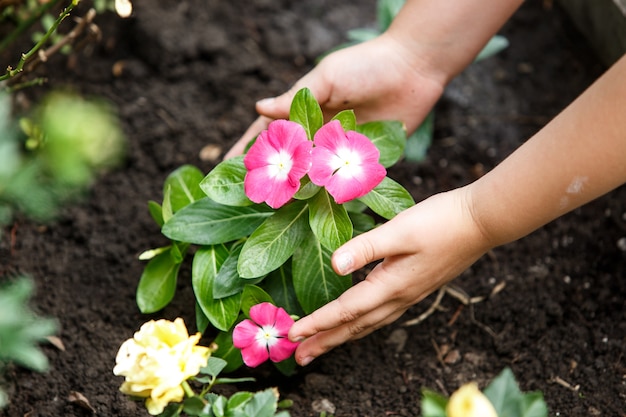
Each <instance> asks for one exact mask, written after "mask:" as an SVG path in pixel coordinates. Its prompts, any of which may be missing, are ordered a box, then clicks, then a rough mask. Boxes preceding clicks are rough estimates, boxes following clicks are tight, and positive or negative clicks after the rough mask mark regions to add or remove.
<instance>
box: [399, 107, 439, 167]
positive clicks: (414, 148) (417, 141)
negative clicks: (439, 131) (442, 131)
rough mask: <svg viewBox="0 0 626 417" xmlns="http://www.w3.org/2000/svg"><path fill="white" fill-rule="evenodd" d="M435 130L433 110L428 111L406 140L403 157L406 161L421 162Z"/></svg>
mask: <svg viewBox="0 0 626 417" xmlns="http://www.w3.org/2000/svg"><path fill="white" fill-rule="evenodd" d="M434 130H435V112H433V111H431V112H430V113H428V115H427V116H426V118H425V119H424V121H423V122H422V124H421V125H419V127H418V128H417V130H416V131H415V132H413V134H412V135H411V136H409V138H408V139H407V140H406V147H405V148H404V157H405V158H406V160H407V161H411V162H421V161H423V160H424V158H426V153H427V152H428V148H430V144H431V143H432V141H433V136H434Z"/></svg>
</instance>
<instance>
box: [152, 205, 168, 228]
mask: <svg viewBox="0 0 626 417" xmlns="http://www.w3.org/2000/svg"><path fill="white" fill-rule="evenodd" d="M148 212H149V213H150V217H152V220H154V221H155V222H156V224H158V225H159V227H163V223H165V221H163V209H162V208H161V205H160V204H159V203H157V202H156V201H153V200H150V201H148Z"/></svg>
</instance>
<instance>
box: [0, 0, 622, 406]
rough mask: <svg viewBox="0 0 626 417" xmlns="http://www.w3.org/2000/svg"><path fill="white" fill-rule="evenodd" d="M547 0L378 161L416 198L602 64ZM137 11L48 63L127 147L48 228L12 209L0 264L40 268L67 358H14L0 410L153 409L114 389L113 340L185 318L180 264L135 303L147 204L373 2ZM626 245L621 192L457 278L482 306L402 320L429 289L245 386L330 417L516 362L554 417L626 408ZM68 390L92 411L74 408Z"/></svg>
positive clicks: (55, 352)
mask: <svg viewBox="0 0 626 417" xmlns="http://www.w3.org/2000/svg"><path fill="white" fill-rule="evenodd" d="M544 3H545V4H548V3H549V2H541V1H531V2H526V3H525V4H524V5H523V7H522V8H521V9H520V10H519V11H518V12H517V13H516V14H515V15H514V17H513V18H512V19H511V21H510V22H509V23H508V24H507V25H506V26H505V27H504V28H503V30H502V32H501V34H503V35H504V36H506V37H507V38H508V40H509V42H510V47H509V48H508V49H506V50H505V51H503V52H501V53H500V54H499V55H498V56H496V57H493V58H490V59H488V60H485V61H483V62H480V63H478V64H474V65H472V66H471V67H470V68H469V69H468V70H467V71H466V72H465V73H463V74H462V75H461V76H460V77H459V78H458V79H456V80H455V81H454V82H453V83H452V84H451V85H450V86H449V88H448V89H447V91H446V93H445V95H444V97H443V98H442V100H441V101H440V103H439V104H438V105H437V107H436V119H435V120H436V130H435V139H434V144H433V147H432V149H431V150H430V151H429V153H428V156H427V158H426V160H425V161H423V162H421V163H419V164H415V163H409V162H401V163H399V164H398V165H396V166H394V167H393V168H391V169H390V170H389V175H390V176H391V177H392V178H394V179H395V180H397V181H398V182H400V183H401V184H403V185H404V186H405V187H407V188H408V189H409V190H410V191H411V193H412V195H413V197H414V198H415V200H416V201H420V200H422V199H424V198H426V197H428V196H430V195H432V194H434V193H437V192H440V191H445V190H449V189H451V188H455V187H458V186H462V185H464V184H467V183H468V182H471V181H473V180H474V179H476V178H477V177H478V176H480V175H481V174H482V173H484V172H486V171H488V170H490V169H491V168H492V167H494V166H495V165H496V164H497V163H498V162H500V161H501V160H502V159H503V158H505V157H506V156H507V155H508V154H510V153H511V152H512V151H513V150H514V149H515V148H517V147H518V146H519V145H520V144H521V143H522V141H523V140H525V139H527V138H528V137H529V136H531V135H532V134H533V133H534V132H536V131H537V130H538V129H540V128H541V127H542V126H543V125H544V124H545V123H546V122H547V121H549V120H550V119H551V118H552V117H553V116H554V115H556V114H557V113H558V112H559V111H560V110H561V109H563V108H564V107H565V106H566V105H567V104H568V103H569V102H570V101H571V100H572V99H573V98H574V97H576V96H577V95H578V94H580V93H581V92H582V91H583V90H584V89H585V88H586V87H587V86H588V85H589V84H590V83H591V82H592V81H593V80H594V79H595V78H596V77H597V76H598V75H599V74H600V73H601V72H602V71H603V69H604V68H603V67H602V64H601V63H600V61H599V60H598V59H597V57H596V56H595V55H594V54H593V52H592V51H591V50H590V48H589V47H588V46H587V43H586V41H585V40H584V39H583V38H582V37H581V35H580V34H579V33H578V32H577V31H576V30H575V28H574V26H573V25H572V24H571V23H570V22H569V20H568V19H567V17H566V15H565V14H564V13H563V12H562V11H561V10H560V9H559V8H558V7H557V6H556V5H555V6H554V7H553V8H545V7H544ZM135 7H136V10H135V13H134V17H132V18H131V19H128V20H120V19H118V18H116V17H115V16H113V15H104V16H100V17H99V18H98V20H97V23H98V24H99V25H100V27H101V29H102V31H103V40H102V42H101V43H100V45H99V46H97V47H96V48H94V49H91V50H87V51H85V52H84V53H82V54H81V55H80V57H78V59H77V60H68V59H67V58H62V57H55V58H54V59H53V60H52V61H51V62H49V63H48V65H46V67H45V71H47V74H46V76H47V77H48V78H49V80H50V82H49V86H68V87H70V88H72V89H75V90H78V91H79V92H81V93H83V94H85V95H95V96H100V97H104V98H106V99H109V100H111V101H112V102H113V103H115V104H116V105H117V107H118V108H119V113H120V116H121V119H122V122H123V127H124V130H125V132H126V134H127V136H128V139H129V154H128V158H127V161H126V163H125V165H124V166H123V167H122V168H121V169H119V170H117V171H114V172H110V173H108V174H106V175H104V176H103V177H102V178H100V179H99V181H98V182H97V183H96V184H95V186H94V187H93V189H92V190H91V192H90V193H89V195H88V196H87V197H86V199H85V200H84V201H83V202H82V203H79V204H75V205H73V206H71V207H68V208H66V209H65V210H63V212H62V214H61V216H60V218H59V219H58V221H57V222H56V223H54V224H51V225H48V226H43V225H40V224H35V223H33V222H30V221H28V220H25V219H18V220H17V221H16V222H15V224H13V225H12V226H11V227H8V228H7V229H6V230H5V233H4V234H3V238H2V241H1V242H0V276H3V275H4V276H7V275H8V274H12V273H16V272H21V273H25V274H29V275H31V276H32V277H33V278H34V279H35V282H36V286H37V287H36V288H37V295H36V297H35V298H34V300H33V307H34V308H35V309H36V310H37V311H38V312H39V313H41V314H43V315H46V316H51V317H56V318H57V319H58V320H59V323H60V331H59V333H58V336H59V337H60V340H61V341H62V342H63V345H64V350H60V349H58V348H55V347H53V346H51V345H45V346H44V347H43V349H44V351H45V353H46V355H47V356H48V357H49V358H50V361H51V369H50V371H49V372H48V373H47V374H36V373H32V372H29V371H27V370H24V369H19V368H11V369H10V372H9V374H8V375H7V381H5V384H6V387H7V391H8V394H9V395H10V398H11V404H10V405H9V407H8V408H6V409H4V410H2V411H0V415H6V416H8V417H9V416H10V417H22V416H29V417H37V416H52V417H57V416H59V417H60V416H64V417H73V416H76V417H78V416H81V417H82V416H89V415H93V414H95V415H99V416H118V417H135V416H145V415H147V413H146V411H145V410H144V409H143V407H142V405H141V404H136V403H133V402H131V401H129V400H128V399H127V398H126V397H124V396H123V395H122V394H121V393H119V392H118V387H119V385H120V384H121V378H119V377H114V376H113V374H112V368H113V365H114V361H115V355H116V353H117V349H118V348H119V346H120V344H121V343H122V342H123V340H125V339H126V338H128V337H131V336H132V334H133V332H134V331H136V330H137V329H138V328H139V326H140V325H141V324H142V323H143V322H144V321H146V320H148V319H150V318H161V317H165V318H170V319H173V318H175V317H177V316H182V317H184V318H185V320H186V322H187V324H188V325H189V326H190V327H191V328H192V329H193V328H194V320H193V317H194V298H193V294H192V290H191V285H190V282H189V279H188V278H189V268H188V267H186V268H184V269H183V270H182V272H181V279H180V280H179V282H178V288H177V291H178V293H177V296H176V297H175V300H174V302H173V303H172V304H170V305H169V306H168V307H167V308H165V309H164V310H163V311H162V312H159V313H158V314H154V315H149V316H146V315H142V314H141V313H140V312H139V311H138V309H137V306H136V304H135V290H136V286H137V283H138V280H139V276H140V275H141V272H142V268H143V266H144V264H143V263H142V262H141V261H139V260H138V259H137V256H138V255H139V254H140V253H141V252H142V251H144V250H145V249H148V248H152V247H155V246H159V245H160V244H164V243H165V240H164V238H163V237H162V236H161V234H160V232H159V229H158V227H157V226H156V225H155V224H154V222H153V221H152V220H151V218H150V216H149V214H148V210H147V202H148V200H157V201H160V199H161V198H162V190H161V187H162V184H163V180H164V179H165V177H166V176H167V175H168V174H169V173H170V172H171V171H173V170H174V169H176V168H177V167H179V166H180V165H182V164H187V163H189V164H193V165H196V166H198V167H199V168H200V169H202V170H203V171H204V172H208V171H209V170H210V169H211V168H212V167H213V166H214V165H215V164H216V163H217V162H218V160H210V159H209V160H207V159H206V158H203V159H201V158H200V154H201V150H202V149H203V148H204V147H205V146H206V145H215V146H216V147H217V149H219V150H221V151H226V150H227V149H228V147H229V146H230V145H231V144H232V143H233V142H234V141H235V140H236V139H237V138H238V137H239V135H241V134H242V133H243V131H244V130H245V129H246V127H247V126H248V125H249V123H250V122H251V121H252V120H253V119H254V118H255V114H254V102H255V101H256V100H257V99H259V98H263V97H268V96H272V95H275V94H278V93H280V92H282V91H284V90H285V89H286V88H288V87H289V86H290V85H291V84H292V83H293V82H294V81H295V80H297V79H298V78H299V77H300V76H301V75H303V74H304V73H305V72H306V71H307V70H308V69H309V68H310V67H311V66H312V65H313V63H314V59H315V57H316V56H317V55H318V54H320V53H322V52H324V51H325V50H327V49H328V48H330V47H332V46H334V45H336V44H338V43H340V42H341V41H342V40H343V39H344V35H345V32H346V30H348V29H350V28H356V27H363V26H373V25H374V21H375V3H374V1H371V0H368V1H366V2H340V3H337V2H332V1H328V0H324V1H320V0H305V1H291V0H282V1H269V0H256V1H254V2H250V1H243V0H233V1H229V2H205V1H200V0H188V1H184V2H180V1H178V0H168V1H159V2H149V1H145V0H143V1H136V2H135ZM39 92H40V91H39V90H36V91H29V92H27V93H26V95H27V96H30V95H35V94H39ZM564 151H565V150H564ZM625 237H626V188H625V187H621V188H620V189H618V190H616V191H614V192H613V193H611V194H609V195H607V196H605V197H602V198H600V199H598V200H596V201H594V202H592V203H591V204H589V205H587V206H585V207H583V208H581V209H578V210H575V211H574V212H572V213H570V214H568V215H566V216H564V217H562V218H561V219H558V220H557V221H555V222H553V223H551V224H549V225H547V226H545V227H543V228H541V229H540V230H538V231H536V232H535V233H533V234H531V235H530V236H529V237H527V238H525V239H522V240H520V241H518V242H515V243H512V244H509V245H506V246H504V247H502V248H498V249H496V250H494V251H493V252H491V253H490V254H489V255H488V256H485V257H483V258H482V259H480V260H479V261H478V262H477V263H476V264H475V265H474V266H472V268H470V269H469V270H468V271H467V272H465V273H464V274H463V275H462V276H461V277H460V278H459V279H457V280H456V281H455V282H454V284H455V285H456V286H458V287H460V288H462V289H463V290H464V291H465V292H466V293H467V294H469V295H470V296H487V298H486V300H484V301H482V302H480V303H477V304H474V305H472V306H465V305H463V304H462V303H461V302H460V301H458V300H457V299H455V298H453V297H450V296H446V297H444V298H443V301H442V305H441V306H442V309H441V310H440V311H437V312H435V314H433V315H432V316H430V317H429V318H428V319H426V320H425V321H424V322H422V323H421V324H419V325H417V326H412V327H403V326H402V325H401V324H402V322H404V321H406V320H409V319H412V318H415V317H417V316H419V315H420V314H421V313H422V312H424V311H425V310H426V309H427V308H428V307H429V306H430V305H431V303H432V302H433V300H434V296H431V297H429V298H428V299H427V300H425V301H424V302H422V303H420V304H419V305H417V306H415V307H413V308H411V309H410V310H409V311H408V312H407V313H406V315H405V316H403V317H402V318H401V319H400V320H399V321H398V322H397V323H395V324H393V325H391V326H388V327H386V328H384V329H381V330H379V331H378V332H376V333H374V334H372V335H370V336H368V337H366V338H364V339H362V340H359V341H356V342H352V343H348V344H346V345H344V346H342V347H339V348H337V349H335V350H334V351H332V352H330V353H328V354H326V355H325V356H323V357H321V358H318V359H317V360H315V361H314V362H313V363H312V364H311V365H310V366H308V367H306V368H301V369H299V370H298V372H297V374H296V375H295V376H293V377H290V378H285V377H282V376H281V375H280V374H279V373H277V372H276V371H275V370H274V369H273V368H272V367H271V366H270V365H268V366H266V367H261V368H260V369H258V370H255V371H254V376H256V377H257V380H258V383H257V384H256V385H253V386H250V385H247V386H245V388H246V389H251V388H259V389H260V388H263V387H265V386H278V387H279V389H280V392H281V393H282V395H283V396H285V397H287V398H290V399H292V400H293V401H294V405H293V407H292V409H291V414H292V416H294V417H305V416H318V415H319V411H320V410H322V409H323V406H326V407H328V405H329V404H331V405H332V406H333V407H334V409H335V411H334V414H335V415H336V416H338V417H339V416H377V417H379V416H384V415H387V416H395V415H397V416H417V415H419V400H420V390H421V389H422V388H423V387H428V388H431V389H433V390H436V391H439V392H442V393H446V394H449V393H451V392H452V391H454V390H455V389H456V388H458V387H459V386H460V385H461V384H462V383H464V382H468V381H470V380H475V381H478V382H479V384H480V385H481V387H482V386H484V385H485V384H486V383H487V382H488V381H489V380H491V378H493V377H494V376H495V375H497V374H498V373H499V372H500V371H501V370H502V369H503V368H504V367H507V366H509V367H511V368H512V370H513V372H514V373H515V375H516V377H517V379H518V381H519V382H520V386H521V388H522V390H524V391H531V390H540V391H543V392H544V394H545V397H546V402H547V404H548V407H549V410H550V415H551V416H557V415H561V416H571V417H576V416H581V417H582V416H585V417H586V416H612V417H613V416H615V417H617V416H623V415H626V414H624V413H625V412H626V411H625V410H626V406H625V404H626V358H625V357H624V346H625V345H626V308H625V307H626V301H625V300H626V280H624V277H625V276H626V252H625V250H626V248H625V247H624V246H625V245H624V241H625V240H626V239H625ZM618 242H621V243H622V244H619V243H618ZM496 288H497V289H499V291H494V289H496ZM73 392H79V393H81V394H82V395H83V396H84V397H85V398H86V399H87V400H88V402H89V407H91V408H89V407H83V406H81V403H80V402H76V401H72V399H71V398H72V397H71V394H72V393H73ZM83 405H84V404H83ZM320 407H322V408H320Z"/></svg>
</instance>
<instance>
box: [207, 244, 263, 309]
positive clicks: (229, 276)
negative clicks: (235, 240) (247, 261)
mask: <svg viewBox="0 0 626 417" xmlns="http://www.w3.org/2000/svg"><path fill="white" fill-rule="evenodd" d="M241 249H242V245H240V244H238V245H236V246H235V247H233V248H231V250H230V254H229V255H228V258H226V260H224V263H223V265H222V267H221V268H220V271H219V273H218V274H217V277H216V278H215V282H214V283H213V298H224V297H229V296H231V295H234V294H241V292H242V291H243V289H244V288H245V286H246V285H253V284H257V283H258V282H260V281H261V280H263V278H264V277H263V276H261V277H257V278H254V279H249V278H246V279H244V278H241V277H240V276H239V273H238V272H237V263H238V261H239V256H240V254H241Z"/></svg>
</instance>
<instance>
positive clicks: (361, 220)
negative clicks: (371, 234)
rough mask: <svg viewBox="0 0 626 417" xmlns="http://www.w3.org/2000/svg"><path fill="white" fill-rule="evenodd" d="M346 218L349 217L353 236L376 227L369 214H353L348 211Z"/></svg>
mask: <svg viewBox="0 0 626 417" xmlns="http://www.w3.org/2000/svg"><path fill="white" fill-rule="evenodd" d="M348 216H350V220H351V221H352V227H353V228H354V231H353V233H352V235H353V236H357V235H360V234H361V233H365V232H368V231H370V230H372V229H373V228H374V227H375V226H376V221H375V220H374V218H373V217H372V216H370V215H369V214H365V213H353V212H350V211H349V212H348Z"/></svg>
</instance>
